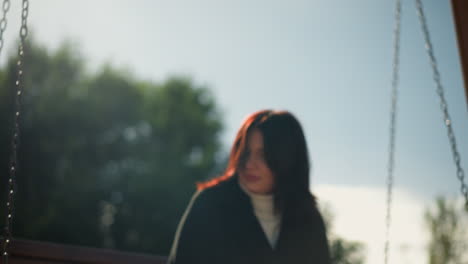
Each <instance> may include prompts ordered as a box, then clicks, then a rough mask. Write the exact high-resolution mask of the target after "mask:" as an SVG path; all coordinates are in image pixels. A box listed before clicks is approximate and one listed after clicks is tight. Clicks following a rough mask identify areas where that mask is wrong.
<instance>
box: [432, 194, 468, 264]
mask: <svg viewBox="0 0 468 264" xmlns="http://www.w3.org/2000/svg"><path fill="white" fill-rule="evenodd" d="M424 216H425V222H426V226H427V228H428V231H429V233H430V242H429V247H428V257H429V263H430V264H442V263H443V264H452V263H453V264H454V263H467V262H468V254H467V252H468V236H467V235H468V233H467V231H466V226H467V224H468V214H467V213H466V212H465V211H464V209H463V208H462V207H461V206H460V207H459V206H458V205H457V203H456V202H455V201H451V200H448V199H446V198H443V197H439V198H437V199H436V201H435V208H428V209H427V210H426V212H425V215H424Z"/></svg>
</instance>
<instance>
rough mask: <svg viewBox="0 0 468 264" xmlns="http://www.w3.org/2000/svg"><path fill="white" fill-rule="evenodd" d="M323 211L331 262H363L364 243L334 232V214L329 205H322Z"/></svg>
mask: <svg viewBox="0 0 468 264" xmlns="http://www.w3.org/2000/svg"><path fill="white" fill-rule="evenodd" d="M321 212H322V215H323V218H324V221H325V226H326V227H327V236H328V244H329V246H330V257H331V264H363V263H364V260H365V246H364V244H362V243H361V242H357V241H348V240H345V239H343V238H341V237H339V236H338V235H336V234H335V233H334V232H333V224H332V223H333V218H334V216H333V214H332V212H331V209H330V207H329V206H327V205H326V206H324V207H322V208H321Z"/></svg>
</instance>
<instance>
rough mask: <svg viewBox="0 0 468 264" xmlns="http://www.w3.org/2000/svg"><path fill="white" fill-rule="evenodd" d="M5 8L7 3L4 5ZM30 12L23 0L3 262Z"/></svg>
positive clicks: (10, 214) (9, 224) (5, 259)
mask: <svg viewBox="0 0 468 264" xmlns="http://www.w3.org/2000/svg"><path fill="white" fill-rule="evenodd" d="M4 8H5V5H4ZM28 12H29V2H28V0H22V12H21V28H20V37H21V39H20V44H19V47H18V61H17V70H18V71H17V76H16V82H15V88H16V89H15V91H16V93H15V95H14V96H15V112H14V124H13V137H12V141H11V148H12V151H11V158H10V166H9V174H10V177H9V179H8V194H7V195H8V198H7V203H6V206H7V211H8V212H7V216H6V221H5V230H4V237H3V250H2V256H3V263H4V264H8V246H9V244H10V243H11V240H12V232H11V231H12V222H13V211H14V203H13V202H14V199H13V198H14V193H15V178H16V172H17V171H18V155H17V154H18V148H19V136H20V118H21V97H22V94H23V91H22V89H23V59H24V45H25V40H26V36H27V34H28V27H27V19H28Z"/></svg>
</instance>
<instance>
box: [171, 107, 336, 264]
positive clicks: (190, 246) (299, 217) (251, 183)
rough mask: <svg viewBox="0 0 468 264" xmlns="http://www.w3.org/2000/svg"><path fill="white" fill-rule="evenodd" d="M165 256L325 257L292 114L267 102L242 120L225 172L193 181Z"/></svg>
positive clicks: (176, 260) (205, 259) (240, 259)
mask: <svg viewBox="0 0 468 264" xmlns="http://www.w3.org/2000/svg"><path fill="white" fill-rule="evenodd" d="M169 263H171V264H186V263H203V264H211V263H217V264H218V263H238V264H241V263H242V264H249V263H252V264H259V263H269V264H270V263H293V264H297V263H310V264H312V263H314V264H328V263H330V256H329V249H328V243H327V238H326V232H325V226H324V222H323V220H322V217H321V215H320V213H319V211H318V209H317V206H316V203H315V198H314V197H313V196H312V194H311V193H310V191H309V158H308V153H307V146H306V141H305V138H304V134H303V132H302V128H301V125H300V124H299V122H298V121H297V119H296V118H295V117H294V116H293V115H292V114H290V113H289V112H286V111H272V110H264V111H259V112H256V113H253V114H252V115H250V116H249V117H248V118H247V119H246V120H245V121H244V123H243V124H242V127H241V128H240V129H239V131H238V133H237V136H236V139H235V141H234V145H233V146H232V149H231V153H230V157H229V162H228V166H227V169H226V171H225V173H224V174H223V175H222V176H220V177H218V178H215V179H213V180H211V181H208V182H206V183H201V184H198V191H197V192H196V193H195V195H194V196H193V198H192V200H191V201H190V204H189V206H188V208H187V210H186V212H185V214H184V216H183V217H182V220H181V222H180V224H179V228H178V230H177V233H176V237H175V239H174V244H173V246H172V250H171V254H170V256H169Z"/></svg>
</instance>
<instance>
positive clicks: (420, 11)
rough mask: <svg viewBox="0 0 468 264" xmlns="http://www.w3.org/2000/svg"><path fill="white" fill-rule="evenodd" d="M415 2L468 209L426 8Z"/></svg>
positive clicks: (455, 142) (467, 194)
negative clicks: (425, 13) (425, 11)
mask: <svg viewBox="0 0 468 264" xmlns="http://www.w3.org/2000/svg"><path fill="white" fill-rule="evenodd" d="M415 3H416V9H417V12H418V16H419V21H420V23H421V28H422V31H423V34H424V40H425V42H426V51H427V55H428V56H429V61H430V64H431V67H432V76H433V79H434V82H435V84H436V86H437V90H436V92H437V95H439V99H440V109H441V110H442V113H443V115H444V123H445V126H446V127H447V135H448V138H449V142H450V146H451V149H452V156H453V160H454V162H455V166H456V168H457V178H458V180H459V181H460V184H461V187H460V188H461V192H462V195H463V196H464V197H465V209H466V210H467V211H468V188H467V186H466V183H465V172H464V171H463V168H462V167H461V159H460V154H459V153H458V150H457V141H456V139H455V134H454V132H453V128H452V119H451V118H450V115H449V112H448V105H447V101H446V100H445V95H444V87H443V86H442V82H441V78H440V73H439V70H438V67H437V60H436V58H435V56H434V50H433V48H432V42H431V38H430V35H429V29H428V27H427V22H426V16H425V15H424V10H423V5H422V2H421V0H415Z"/></svg>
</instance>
